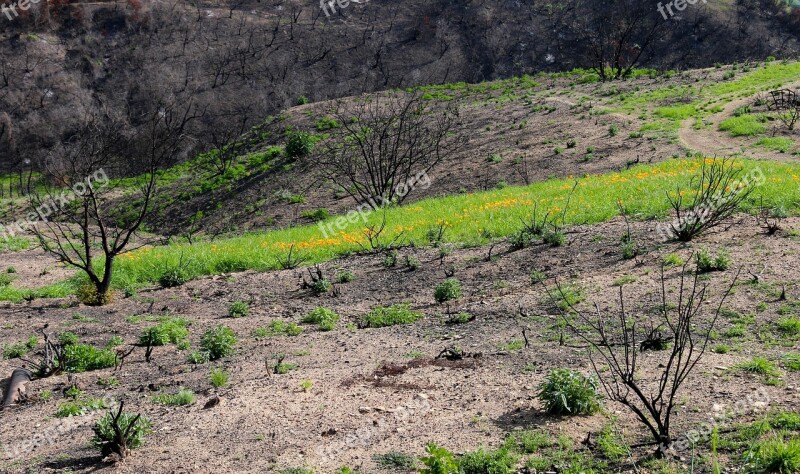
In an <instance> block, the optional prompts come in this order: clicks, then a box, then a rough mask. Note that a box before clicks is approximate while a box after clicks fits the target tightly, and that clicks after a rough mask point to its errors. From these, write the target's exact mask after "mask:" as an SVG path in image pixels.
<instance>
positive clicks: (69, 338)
mask: <svg viewBox="0 0 800 474" xmlns="http://www.w3.org/2000/svg"><path fill="white" fill-rule="evenodd" d="M79 341H80V338H78V335H77V334H75V333H74V332H69V331H64V332H62V333H59V334H58V343H59V344H61V345H62V346H72V345H75V344H77V343H78V342H79Z"/></svg>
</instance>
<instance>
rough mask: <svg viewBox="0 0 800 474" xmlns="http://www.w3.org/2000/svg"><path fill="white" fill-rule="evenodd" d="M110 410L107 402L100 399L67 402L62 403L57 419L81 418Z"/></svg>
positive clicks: (57, 412) (57, 411)
mask: <svg viewBox="0 0 800 474" xmlns="http://www.w3.org/2000/svg"><path fill="white" fill-rule="evenodd" d="M104 408H108V406H107V404H106V402H105V400H102V399H98V398H86V399H80V400H77V399H76V400H73V401H67V402H64V403H62V404H61V405H60V406H59V407H58V410H56V417H57V418H66V417H69V416H81V415H85V414H86V413H89V412H91V411H95V410H102V409H104Z"/></svg>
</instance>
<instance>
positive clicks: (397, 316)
mask: <svg viewBox="0 0 800 474" xmlns="http://www.w3.org/2000/svg"><path fill="white" fill-rule="evenodd" d="M423 316H424V315H423V314H422V313H421V312H418V311H413V310H412V309H411V305H410V304H408V303H400V304H395V305H392V306H388V307H387V306H379V307H377V308H375V309H373V310H372V311H370V312H369V313H367V314H365V315H364V316H362V318H361V327H364V328H382V327H387V326H395V325H398V324H411V323H413V322H415V321H417V320H419V319H422V318H423Z"/></svg>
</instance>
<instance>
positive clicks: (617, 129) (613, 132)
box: [608, 125, 619, 137]
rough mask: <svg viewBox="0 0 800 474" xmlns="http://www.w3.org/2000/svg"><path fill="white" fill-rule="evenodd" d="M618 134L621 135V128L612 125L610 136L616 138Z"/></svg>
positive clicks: (609, 130)
mask: <svg viewBox="0 0 800 474" xmlns="http://www.w3.org/2000/svg"><path fill="white" fill-rule="evenodd" d="M618 133H619V127H618V126H616V125H611V126H609V127H608V136H610V137H616V136H617V134H618Z"/></svg>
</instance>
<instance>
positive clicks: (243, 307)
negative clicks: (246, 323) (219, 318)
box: [228, 301, 250, 318]
mask: <svg viewBox="0 0 800 474" xmlns="http://www.w3.org/2000/svg"><path fill="white" fill-rule="evenodd" d="M249 313H250V304H249V303H248V302H246V301H234V302H233V303H231V305H230V307H229V308H228V317H229V318H243V317H245V316H247V315H248V314H249Z"/></svg>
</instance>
